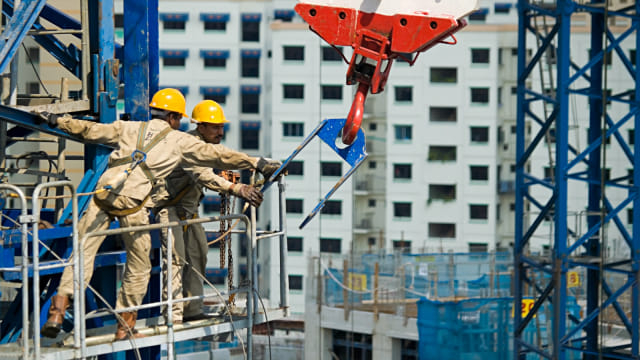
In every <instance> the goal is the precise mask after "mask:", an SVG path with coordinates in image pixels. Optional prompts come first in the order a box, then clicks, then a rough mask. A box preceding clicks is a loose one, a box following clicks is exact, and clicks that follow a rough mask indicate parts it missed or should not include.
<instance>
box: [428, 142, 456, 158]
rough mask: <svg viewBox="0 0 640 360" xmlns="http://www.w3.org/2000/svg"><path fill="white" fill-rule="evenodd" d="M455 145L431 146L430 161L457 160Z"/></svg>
mask: <svg viewBox="0 0 640 360" xmlns="http://www.w3.org/2000/svg"><path fill="white" fill-rule="evenodd" d="M456 152H457V151H456V147H455V146H437V145H432V146H429V161H456V158H457V155H456Z"/></svg>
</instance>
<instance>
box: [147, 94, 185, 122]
mask: <svg viewBox="0 0 640 360" xmlns="http://www.w3.org/2000/svg"><path fill="white" fill-rule="evenodd" d="M149 106H150V107H152V108H155V109H160V110H168V111H173V112H178V113H180V114H182V116H184V117H189V115H187V113H186V108H187V101H186V100H185V99H184V95H182V93H181V92H180V91H178V90H176V89H173V88H166V89H162V90H158V92H156V93H155V94H154V95H153V98H152V99H151V103H150V104H149Z"/></svg>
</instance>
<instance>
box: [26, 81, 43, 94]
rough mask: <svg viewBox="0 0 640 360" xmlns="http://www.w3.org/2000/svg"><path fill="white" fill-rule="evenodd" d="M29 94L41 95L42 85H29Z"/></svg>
mask: <svg viewBox="0 0 640 360" xmlns="http://www.w3.org/2000/svg"><path fill="white" fill-rule="evenodd" d="M27 94H40V83H38V82H37V81H34V82H28V83H27Z"/></svg>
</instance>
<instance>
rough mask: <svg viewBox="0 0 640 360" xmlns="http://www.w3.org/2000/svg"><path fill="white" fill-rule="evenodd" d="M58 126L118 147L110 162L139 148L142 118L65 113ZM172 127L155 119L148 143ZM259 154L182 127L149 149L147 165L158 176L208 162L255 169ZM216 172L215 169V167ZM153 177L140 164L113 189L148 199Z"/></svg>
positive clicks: (117, 170) (111, 173) (109, 173)
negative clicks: (106, 119) (108, 119)
mask: <svg viewBox="0 0 640 360" xmlns="http://www.w3.org/2000/svg"><path fill="white" fill-rule="evenodd" d="M58 127H59V128H60V129H61V130H63V131H65V132H67V133H69V134H73V135H76V136H79V137H82V138H84V139H86V140H89V141H91V142H94V143H98V144H105V145H111V146H113V147H115V150H113V152H111V155H109V163H110V164H111V163H113V162H114V161H116V160H118V159H121V158H123V157H128V156H131V154H132V153H133V151H134V150H136V143H137V141H138V132H139V131H140V129H141V126H140V122H138V121H121V120H117V121H115V122H113V123H110V124H103V123H96V122H93V121H86V120H78V119H73V118H71V117H70V116H64V117H61V118H59V119H58ZM167 127H169V124H168V123H167V122H166V121H165V120H162V119H151V120H150V121H149V124H148V126H147V131H146V134H145V136H144V143H145V144H147V143H148V142H149V141H151V140H152V139H153V138H154V137H155V135H157V134H158V133H160V132H161V131H162V130H164V129H166V128H167ZM257 163H258V158H256V157H251V156H249V155H247V154H245V153H242V152H238V151H235V150H232V149H230V148H228V147H226V146H224V145H220V144H207V143H205V142H204V141H202V140H200V139H198V138H196V137H195V136H192V135H189V134H186V133H183V132H181V131H170V132H169V133H168V134H167V136H166V137H165V138H164V139H162V141H160V142H159V143H158V144H157V145H156V146H154V147H153V148H152V149H151V150H149V151H148V153H147V159H146V165H147V166H148V168H149V170H150V172H151V174H152V175H153V177H154V178H155V179H156V180H159V179H164V178H165V177H166V176H168V175H169V174H170V173H171V172H172V171H173V170H174V169H175V168H176V167H178V166H184V167H189V166H206V167H209V168H217V169H223V170H231V169H255V168H256V165H257ZM129 166H130V164H123V165H120V166H115V167H109V168H108V169H107V170H106V171H105V172H104V174H102V176H101V177H100V179H99V180H98V186H97V188H98V189H99V188H102V187H104V186H105V185H106V184H107V183H108V182H109V180H110V179H112V178H113V177H115V176H117V175H119V174H121V173H122V172H124V170H125V169H127V167H129ZM211 172H212V173H213V171H211ZM152 185H153V184H151V181H150V180H149V179H148V178H147V176H146V175H145V174H144V172H143V171H142V168H141V167H140V166H137V167H136V168H135V169H134V170H133V172H132V173H131V175H129V177H128V178H127V180H126V181H125V182H124V183H123V184H122V185H121V186H119V187H117V188H115V189H112V190H111V192H113V193H116V194H118V195H123V196H127V197H130V198H133V199H138V200H144V199H145V198H146V197H147V195H149V193H150V192H151V189H152Z"/></svg>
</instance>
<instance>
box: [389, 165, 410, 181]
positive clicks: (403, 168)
mask: <svg viewBox="0 0 640 360" xmlns="http://www.w3.org/2000/svg"><path fill="white" fill-rule="evenodd" d="M393 178H394V179H411V164H393Z"/></svg>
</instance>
